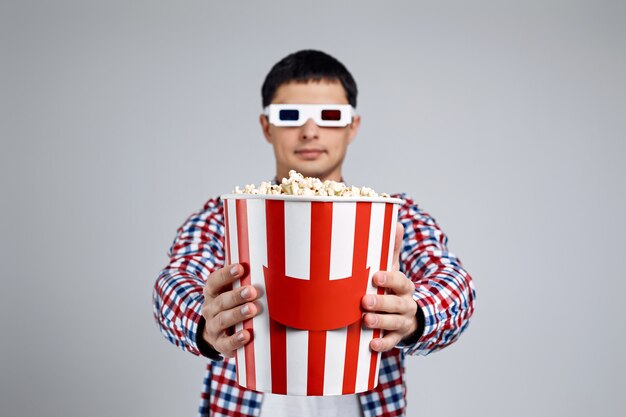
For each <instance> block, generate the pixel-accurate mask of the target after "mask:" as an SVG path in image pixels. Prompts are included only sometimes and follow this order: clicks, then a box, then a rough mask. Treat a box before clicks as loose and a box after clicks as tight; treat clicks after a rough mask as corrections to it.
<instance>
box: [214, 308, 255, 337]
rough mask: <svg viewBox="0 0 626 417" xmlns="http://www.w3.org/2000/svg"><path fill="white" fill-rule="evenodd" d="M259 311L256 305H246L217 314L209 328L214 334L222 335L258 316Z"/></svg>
mask: <svg viewBox="0 0 626 417" xmlns="http://www.w3.org/2000/svg"><path fill="white" fill-rule="evenodd" d="M259 311H260V309H259V307H258V306H257V305H256V304H255V303H245V304H243V305H241V306H237V307H234V308H231V309H230V310H226V311H222V312H221V313H219V314H217V315H216V316H215V317H213V320H211V322H210V323H207V326H210V327H211V331H213V332H214V334H221V333H222V332H224V331H226V329H228V328H229V327H232V326H235V325H237V324H239V323H241V322H243V321H244V320H247V319H249V318H252V317H254V316H256V315H257V314H258V313H259Z"/></svg>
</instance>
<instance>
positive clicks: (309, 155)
mask: <svg viewBox="0 0 626 417" xmlns="http://www.w3.org/2000/svg"><path fill="white" fill-rule="evenodd" d="M324 153H326V151H325V150H323V149H298V150H296V152H295V154H296V155H298V156H299V157H300V158H301V159H304V160H306V161H311V160H314V159H317V158H319V157H320V156H322V154H324Z"/></svg>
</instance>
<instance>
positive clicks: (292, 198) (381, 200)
mask: <svg viewBox="0 0 626 417" xmlns="http://www.w3.org/2000/svg"><path fill="white" fill-rule="evenodd" d="M220 199H222V200H283V201H295V202H301V203H310V202H333V203H354V202H360V203H363V202H367V203H393V204H398V205H403V204H404V200H402V199H400V198H392V197H331V196H321V195H313V196H301V195H288V194H222V195H221V196H220Z"/></svg>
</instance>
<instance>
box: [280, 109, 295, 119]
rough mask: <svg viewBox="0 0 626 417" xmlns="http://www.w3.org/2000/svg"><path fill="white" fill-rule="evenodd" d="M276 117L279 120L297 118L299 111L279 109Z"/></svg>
mask: <svg viewBox="0 0 626 417" xmlns="http://www.w3.org/2000/svg"><path fill="white" fill-rule="evenodd" d="M278 118H279V119H280V120H298V119H299V118H300V112H299V111H298V110H281V111H279V112H278Z"/></svg>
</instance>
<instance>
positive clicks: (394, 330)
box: [361, 223, 418, 352]
mask: <svg viewBox="0 0 626 417" xmlns="http://www.w3.org/2000/svg"><path fill="white" fill-rule="evenodd" d="M403 234H404V228H403V227H402V224H400V223H397V226H396V239H395V246H394V254H393V259H394V264H393V268H392V271H389V272H385V271H378V272H376V273H375V274H374V277H373V281H374V285H375V286H377V287H379V288H386V289H387V290H388V291H387V292H388V293H387V294H383V295H377V294H367V295H365V296H364V297H363V298H362V299H361V306H362V307H363V309H364V310H365V311H368V313H367V314H365V317H364V322H365V325H366V326H367V327H369V328H372V329H382V330H385V333H384V336H383V337H380V338H376V339H373V340H372V341H371V342H370V348H371V349H372V350H374V351H377V352H386V351H388V350H391V349H393V347H394V346H396V345H397V344H398V342H400V341H401V340H402V339H404V338H406V337H408V336H410V335H412V334H413V333H414V332H415V331H416V330H417V327H418V326H417V316H416V313H417V308H418V307H417V303H416V302H415V300H413V293H414V292H415V284H413V282H412V281H411V280H410V279H408V278H407V277H406V275H404V274H403V273H402V272H400V271H399V259H400V248H401V246H402V236H403Z"/></svg>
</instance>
